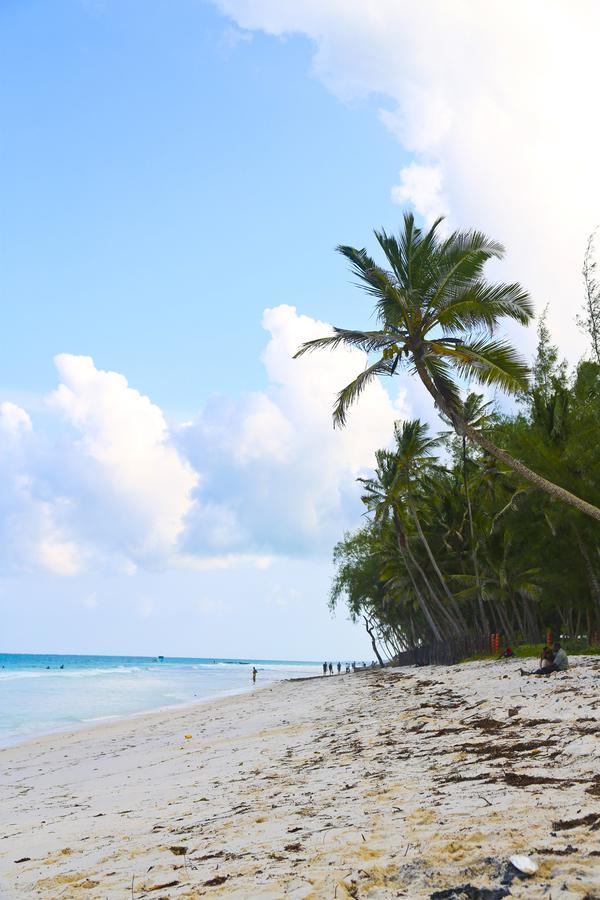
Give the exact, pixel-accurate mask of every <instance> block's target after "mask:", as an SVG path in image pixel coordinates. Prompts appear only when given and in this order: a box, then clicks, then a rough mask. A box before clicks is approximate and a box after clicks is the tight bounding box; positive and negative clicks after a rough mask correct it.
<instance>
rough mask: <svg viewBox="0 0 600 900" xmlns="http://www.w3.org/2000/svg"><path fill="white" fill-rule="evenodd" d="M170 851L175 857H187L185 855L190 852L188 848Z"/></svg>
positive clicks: (175, 848) (171, 849) (170, 848)
mask: <svg viewBox="0 0 600 900" xmlns="http://www.w3.org/2000/svg"><path fill="white" fill-rule="evenodd" d="M169 850H170V851H171V853H173V854H174V856H185V854H186V853H187V852H188V848H187V847H169Z"/></svg>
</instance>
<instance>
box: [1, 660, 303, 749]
mask: <svg viewBox="0 0 600 900" xmlns="http://www.w3.org/2000/svg"><path fill="white" fill-rule="evenodd" d="M252 666H256V668H257V669H258V676H257V685H259V686H260V685H261V684H266V683H269V682H272V681H278V680H281V679H283V678H294V677H301V676H304V675H317V674H319V673H320V672H321V664H319V663H312V662H294V661H289V660H276V659H257V660H239V659H237V660H232V659H179V658H169V657H167V658H165V659H164V661H159V660H158V658H156V657H154V658H153V657H145V656H59V655H55V654H52V655H38V654H13V653H5V654H0V667H1V668H0V746H8V745H10V744H15V743H18V742H19V741H23V740H26V739H27V738H29V737H34V736H36V735H40V734H48V733H50V732H53V731H61V730H64V729H69V728H76V727H78V726H81V725H82V724H84V723H93V722H98V721H102V720H103V719H105V720H108V719H112V718H118V717H121V716H127V715H131V714H133V713H138V712H144V711H147V710H150V709H158V708H160V707H163V706H174V705H176V704H182V703H189V702H192V701H194V700H203V699H208V698H210V697H219V696H226V695H228V694H235V693H241V692H243V691H246V690H252ZM61 667H62V668H61Z"/></svg>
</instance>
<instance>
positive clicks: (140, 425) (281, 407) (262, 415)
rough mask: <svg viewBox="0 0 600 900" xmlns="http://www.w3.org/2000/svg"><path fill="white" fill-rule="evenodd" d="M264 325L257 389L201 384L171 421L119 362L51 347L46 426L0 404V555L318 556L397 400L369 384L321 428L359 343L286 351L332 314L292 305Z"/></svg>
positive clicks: (324, 327)
mask: <svg viewBox="0 0 600 900" xmlns="http://www.w3.org/2000/svg"><path fill="white" fill-rule="evenodd" d="M263 325H264V328H265V329H266V331H267V332H268V333H269V340H268V342H267V345H266V348H265V351H264V354H263V363H264V366H265V373H266V387H265V390H264V391H261V392H254V393H248V394H245V395H242V396H241V397H238V398H232V397H225V396H220V397H214V398H212V399H211V400H210V401H209V402H208V403H207V404H206V405H205V407H204V408H203V409H202V410H201V411H200V412H199V413H198V415H197V416H196V417H195V418H194V419H193V420H192V421H191V422H187V423H185V424H183V425H181V426H178V427H171V428H169V427H168V425H167V421H166V418H165V415H164V413H163V411H162V410H161V409H160V408H159V407H158V406H156V405H155V404H153V403H152V401H151V400H150V399H149V398H148V397H146V396H144V395H143V394H142V393H140V392H139V391H138V390H137V389H135V388H134V387H132V386H130V385H129V384H128V382H127V379H126V378H125V377H124V376H123V375H121V374H119V373H117V372H107V371H103V370H101V369H99V368H97V367H96V365H95V364H94V362H93V360H92V359H91V358H89V357H85V356H73V355H67V354H61V355H59V356H57V357H56V359H55V362H56V367H57V372H58V377H59V385H58V387H57V388H56V390H54V391H53V392H52V393H51V394H50V395H49V396H48V397H47V398H46V415H45V416H44V417H43V419H42V422H43V425H44V427H43V428H39V427H36V422H35V417H34V419H33V422H32V419H31V418H30V417H29V415H28V413H27V412H26V411H25V410H24V409H22V408H21V407H19V406H16V405H15V404H12V403H2V404H0V435H1V436H2V438H3V439H2V441H0V478H2V481H3V484H4V490H3V491H2V493H1V494H0V563H1V564H2V566H3V568H4V569H6V568H12V569H20V570H23V569H41V570H43V571H46V572H50V573H52V574H55V575H62V576H68V575H75V574H77V573H79V572H84V571H87V570H90V569H94V568H100V569H102V570H104V571H106V570H109V571H117V572H122V573H132V572H135V571H136V570H137V569H140V568H143V569H156V568H165V567H171V568H190V569H194V570H196V571H210V570H215V569H227V568H231V567H233V566H239V565H252V566H254V567H256V568H258V569H264V568H267V567H269V566H270V565H271V562H272V560H273V558H274V557H275V556H277V555H281V554H285V555H299V554H304V555H305V554H315V553H318V554H322V555H328V554H329V552H330V550H331V545H332V543H333V541H335V540H336V539H337V538H338V537H339V536H340V534H341V532H342V530H343V528H344V527H350V526H352V525H354V524H355V523H356V520H357V516H358V515H359V514H360V511H361V510H360V504H359V501H358V497H357V491H356V484H355V479H356V477H357V475H359V474H361V473H362V472H364V471H366V470H367V468H368V467H369V466H370V465H371V464H372V462H373V456H374V451H375V449H376V448H377V447H380V446H382V445H385V444H386V443H387V442H388V440H389V438H390V435H391V431H392V424H393V421H394V420H395V419H396V418H399V417H401V416H402V415H404V414H405V413H406V410H407V406H406V401H405V398H404V394H403V393H402V392H400V393H399V395H398V396H397V399H396V400H395V401H394V402H392V400H391V399H390V397H389V395H388V394H387V392H386V391H385V389H384V388H383V387H382V385H381V384H380V383H375V384H373V385H372V386H371V387H370V388H368V389H367V391H365V393H364V395H363V398H362V401H361V410H360V415H357V416H354V417H352V420H351V423H350V426H349V427H348V428H346V429H345V430H343V431H334V430H333V428H332V422H331V411H332V406H333V402H334V399H335V395H336V393H337V391H338V390H339V389H340V387H341V386H342V385H343V384H345V383H346V382H347V381H349V380H351V379H352V378H353V377H354V376H355V375H356V374H357V372H358V371H359V370H360V369H361V368H362V367H364V365H365V364H366V357H365V354H363V353H362V352H360V351H357V350H346V351H343V350H342V351H338V352H336V353H334V354H326V353H323V354H317V355H314V356H307V357H304V358H302V359H300V360H293V359H292V356H293V354H294V352H295V351H296V349H297V348H298V346H299V345H300V343H302V341H304V340H308V339H310V338H312V337H315V336H320V335H323V334H327V333H329V332H331V326H330V325H328V324H327V323H325V322H318V321H315V320H314V319H311V318H309V317H307V316H302V315H298V313H297V312H296V310H295V309H294V308H292V307H290V306H286V305H282V306H278V307H276V308H274V309H268V310H266V311H265V313H264V317H263ZM150 613H151V609H146V607H144V610H142V611H141V614H143V615H150Z"/></svg>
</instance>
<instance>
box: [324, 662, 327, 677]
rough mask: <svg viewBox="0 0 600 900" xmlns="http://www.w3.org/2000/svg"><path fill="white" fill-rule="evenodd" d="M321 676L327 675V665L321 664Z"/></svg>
mask: <svg viewBox="0 0 600 900" xmlns="http://www.w3.org/2000/svg"><path fill="white" fill-rule="evenodd" d="M323 675H327V663H323Z"/></svg>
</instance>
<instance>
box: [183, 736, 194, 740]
mask: <svg viewBox="0 0 600 900" xmlns="http://www.w3.org/2000/svg"><path fill="white" fill-rule="evenodd" d="M183 737H184V739H185V740H186V741H191V739H192V735H191V734H184V736H183Z"/></svg>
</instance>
